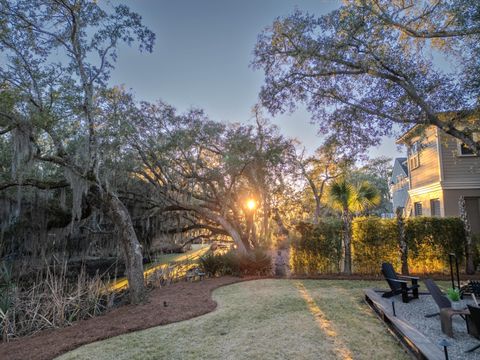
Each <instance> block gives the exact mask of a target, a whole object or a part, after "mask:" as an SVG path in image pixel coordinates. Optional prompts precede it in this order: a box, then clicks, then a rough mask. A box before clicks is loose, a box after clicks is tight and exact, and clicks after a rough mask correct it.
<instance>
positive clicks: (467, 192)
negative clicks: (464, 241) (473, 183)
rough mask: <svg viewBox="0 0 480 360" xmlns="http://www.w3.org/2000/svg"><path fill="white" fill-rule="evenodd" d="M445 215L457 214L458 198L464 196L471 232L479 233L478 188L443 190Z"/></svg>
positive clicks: (479, 198) (479, 194)
mask: <svg viewBox="0 0 480 360" xmlns="http://www.w3.org/2000/svg"><path fill="white" fill-rule="evenodd" d="M443 193H444V198H445V216H459V215H460V211H459V207H458V199H459V198H460V196H463V197H464V198H465V202H466V203H467V204H466V205H467V216H468V220H469V222H470V226H471V227H472V232H473V233H475V234H480V189H458V190H444V191H443Z"/></svg>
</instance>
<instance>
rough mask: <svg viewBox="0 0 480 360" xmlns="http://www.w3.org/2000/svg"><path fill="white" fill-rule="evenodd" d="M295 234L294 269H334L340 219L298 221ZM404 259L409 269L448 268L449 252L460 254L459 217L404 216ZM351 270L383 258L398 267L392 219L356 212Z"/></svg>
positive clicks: (367, 269) (367, 270) (369, 267)
mask: <svg viewBox="0 0 480 360" xmlns="http://www.w3.org/2000/svg"><path fill="white" fill-rule="evenodd" d="M297 228H298V231H299V232H300V234H301V237H300V239H298V240H297V241H295V242H293V243H292V256H291V266H292V270H293V271H294V272H295V273H297V274H315V273H331V272H339V271H340V264H341V261H342V253H343V252H342V241H341V238H342V223H341V221H339V220H338V219H332V220H330V221H323V222H321V223H320V224H318V225H317V226H315V225H312V224H308V223H301V224H299V225H298V227H297ZM405 238H406V241H407V243H408V247H409V253H408V255H409V256H408V264H409V269H410V272H412V273H438V272H446V271H448V254H449V253H452V252H453V253H455V254H457V256H458V258H459V260H460V263H463V260H464V250H465V233H464V230H463V224H462V222H461V220H460V219H459V218H434V217H432V218H430V217H417V218H409V219H406V220H405ZM352 261H353V271H354V272H355V273H360V274H377V273H378V272H379V269H380V265H381V263H382V262H383V261H388V262H391V263H392V264H393V265H394V267H395V268H396V269H397V271H399V270H400V252H399V247H398V228H397V221H396V219H380V218H377V217H360V218H356V219H354V221H353V224H352Z"/></svg>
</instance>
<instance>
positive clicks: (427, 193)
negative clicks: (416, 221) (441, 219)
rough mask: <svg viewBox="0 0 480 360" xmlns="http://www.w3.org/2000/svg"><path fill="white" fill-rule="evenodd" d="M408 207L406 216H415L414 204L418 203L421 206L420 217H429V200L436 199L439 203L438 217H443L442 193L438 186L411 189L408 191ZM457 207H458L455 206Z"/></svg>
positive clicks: (430, 213) (443, 201)
mask: <svg viewBox="0 0 480 360" xmlns="http://www.w3.org/2000/svg"><path fill="white" fill-rule="evenodd" d="M409 195H410V207H409V213H408V214H406V215H407V216H415V214H414V204H415V203H416V202H419V203H421V204H422V216H431V215H432V212H431V210H432V209H431V207H430V200H435V199H438V200H439V201H440V216H446V215H445V200H444V193H443V191H442V189H441V187H440V186H432V187H426V188H423V189H412V190H410V191H409ZM457 207H458V205H457Z"/></svg>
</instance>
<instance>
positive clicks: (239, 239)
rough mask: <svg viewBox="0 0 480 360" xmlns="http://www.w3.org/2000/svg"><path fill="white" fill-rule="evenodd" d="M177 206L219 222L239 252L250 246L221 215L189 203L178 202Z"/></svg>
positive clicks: (245, 250)
mask: <svg viewBox="0 0 480 360" xmlns="http://www.w3.org/2000/svg"><path fill="white" fill-rule="evenodd" d="M179 206H181V207H182V208H184V209H187V210H192V211H195V212H197V213H199V214H201V215H203V216H205V217H206V218H208V219H210V220H212V221H214V222H216V223H217V224H219V225H220V226H221V227H222V228H223V229H224V230H225V231H226V232H227V233H228V235H230V237H231V238H232V239H233V241H234V243H235V244H236V245H237V250H238V251H239V252H241V253H246V252H247V249H249V248H250V246H249V244H248V243H245V242H244V241H243V239H242V236H241V235H240V233H239V232H238V231H237V229H235V227H234V226H233V225H232V224H231V223H230V222H229V221H228V220H227V219H226V218H224V217H223V216H220V215H218V214H216V213H214V212H213V211H210V210H208V209H206V208H204V207H201V206H196V205H191V204H180V205H179Z"/></svg>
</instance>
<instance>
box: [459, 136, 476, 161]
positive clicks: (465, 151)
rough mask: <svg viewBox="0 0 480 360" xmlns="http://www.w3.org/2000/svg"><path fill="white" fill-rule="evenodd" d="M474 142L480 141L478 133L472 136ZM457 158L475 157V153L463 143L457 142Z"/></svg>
mask: <svg viewBox="0 0 480 360" xmlns="http://www.w3.org/2000/svg"><path fill="white" fill-rule="evenodd" d="M472 138H473V140H474V141H480V133H474V134H473V135H472ZM458 156H475V153H474V152H473V150H472V149H470V148H469V147H468V146H467V145H465V144H464V143H462V142H460V141H458Z"/></svg>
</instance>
